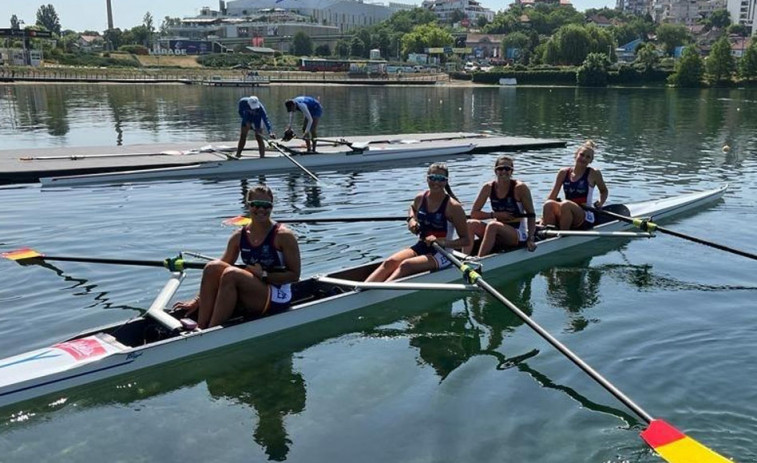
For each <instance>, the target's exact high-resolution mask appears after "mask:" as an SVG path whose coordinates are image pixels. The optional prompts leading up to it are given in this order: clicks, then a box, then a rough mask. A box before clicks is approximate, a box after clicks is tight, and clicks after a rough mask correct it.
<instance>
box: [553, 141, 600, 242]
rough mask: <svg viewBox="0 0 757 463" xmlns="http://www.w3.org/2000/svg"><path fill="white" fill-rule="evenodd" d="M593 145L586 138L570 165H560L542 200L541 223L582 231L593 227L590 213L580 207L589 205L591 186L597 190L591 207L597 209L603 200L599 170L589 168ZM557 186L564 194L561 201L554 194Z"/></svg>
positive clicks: (557, 191)
mask: <svg viewBox="0 0 757 463" xmlns="http://www.w3.org/2000/svg"><path fill="white" fill-rule="evenodd" d="M596 148H597V146H596V144H595V143H594V142H593V141H591V140H588V141H586V142H585V143H584V144H582V145H581V146H579V147H578V149H577V150H576V154H575V156H574V161H573V167H563V168H562V169H560V171H559V172H557V178H556V179H555V185H554V186H553V187H552V191H551V192H550V193H549V197H548V198H547V202H545V203H544V209H543V214H542V223H543V224H544V225H554V226H556V227H558V228H559V229H560V230H571V229H578V230H582V229H583V230H585V229H588V228H591V227H593V226H594V221H595V217H594V214H593V213H592V212H589V211H585V210H584V209H583V208H582V207H581V206H582V205H584V204H592V195H593V192H594V187H597V189H598V190H599V200H598V201H596V202H594V203H593V205H594V207H596V208H601V207H602V205H604V203H605V202H606V201H607V195H608V191H607V185H605V181H604V179H603V178H602V173H601V172H600V171H599V169H595V168H593V167H589V164H591V162H592V161H593V160H594V152H595V150H596ZM560 188H562V189H563V193H564V194H565V200H564V201H561V200H560V198H558V197H557V195H558V194H559V193H560Z"/></svg>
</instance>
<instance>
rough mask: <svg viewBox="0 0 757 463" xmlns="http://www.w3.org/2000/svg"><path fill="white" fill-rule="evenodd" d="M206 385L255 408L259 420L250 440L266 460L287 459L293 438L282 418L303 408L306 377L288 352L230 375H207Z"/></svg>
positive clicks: (216, 393)
mask: <svg viewBox="0 0 757 463" xmlns="http://www.w3.org/2000/svg"><path fill="white" fill-rule="evenodd" d="M207 385H208V391H209V392H210V394H211V395H212V396H213V397H215V398H226V399H229V400H232V401H234V402H238V403H241V404H244V405H249V406H250V407H252V408H253V409H255V411H256V412H257V416H258V422H257V424H256V426H255V431H254V432H253V434H252V435H253V439H254V440H255V442H256V443H257V444H258V445H260V446H261V447H263V448H264V449H265V453H266V455H268V459H269V460H272V461H284V460H286V458H287V454H288V453H289V447H290V445H291V444H292V441H291V440H290V439H289V435H288V434H287V431H286V427H285V424H284V418H285V417H286V415H291V414H296V413H300V412H302V411H303V410H304V409H305V380H304V379H303V378H302V375H301V374H300V373H298V372H295V371H294V368H293V358H292V356H291V355H284V356H281V357H279V358H272V359H269V361H268V362H260V363H259V364H257V365H256V366H255V368H244V369H240V370H239V371H237V372H235V373H234V374H233V375H223V376H216V377H213V378H209V379H208V380H207Z"/></svg>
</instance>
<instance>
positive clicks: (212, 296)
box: [197, 260, 229, 328]
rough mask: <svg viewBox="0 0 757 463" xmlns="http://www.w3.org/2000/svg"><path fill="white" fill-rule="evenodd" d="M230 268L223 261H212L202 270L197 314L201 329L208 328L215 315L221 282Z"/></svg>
mask: <svg viewBox="0 0 757 463" xmlns="http://www.w3.org/2000/svg"><path fill="white" fill-rule="evenodd" d="M228 267H229V264H227V263H226V262H224V261H222V260H212V261H210V262H208V263H207V264H206V265H205V268H204V269H203V270H202V281H201V282H200V308H199V309H198V312H197V325H198V326H199V327H200V328H207V326H208V323H210V318H211V316H212V315H213V307H215V304H216V295H217V294H218V287H219V285H220V282H221V275H223V271H224V270H225V269H226V268H228Z"/></svg>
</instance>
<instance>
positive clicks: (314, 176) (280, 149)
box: [267, 139, 331, 187]
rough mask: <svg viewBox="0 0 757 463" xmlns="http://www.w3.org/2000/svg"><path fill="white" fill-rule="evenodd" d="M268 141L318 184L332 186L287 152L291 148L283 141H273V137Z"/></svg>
mask: <svg viewBox="0 0 757 463" xmlns="http://www.w3.org/2000/svg"><path fill="white" fill-rule="evenodd" d="M267 141H268V146H270V147H271V148H273V149H275V150H276V151H278V152H279V153H281V154H282V155H283V156H284V157H285V158H287V159H289V160H290V161H291V162H292V164H294V165H295V166H297V167H299V168H300V170H302V171H303V172H305V173H306V174H308V175H309V176H310V177H311V178H312V179H313V180H315V181H316V182H318V184H320V185H321V186H324V187H330V186H331V185H329V184H327V183H326V182H324V181H322V180H321V179H319V178H318V177H316V175H315V174H314V173H312V172H310V171H309V170H308V169H307V168H306V167H305V166H303V165H302V164H300V163H299V162H297V161H296V160H295V159H294V158H293V157H292V156H290V155H289V154H288V153H287V152H286V151H287V150H289V148H287V147H286V146H284V145H282V144H281V143H278V142H275V141H273V140H271V139H268V140H267Z"/></svg>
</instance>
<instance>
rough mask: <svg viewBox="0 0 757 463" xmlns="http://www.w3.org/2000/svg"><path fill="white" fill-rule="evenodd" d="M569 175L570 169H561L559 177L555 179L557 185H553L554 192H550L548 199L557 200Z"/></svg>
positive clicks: (558, 173)
mask: <svg viewBox="0 0 757 463" xmlns="http://www.w3.org/2000/svg"><path fill="white" fill-rule="evenodd" d="M567 174H568V169H560V171H559V172H557V177H556V178H555V184H554V185H552V191H550V192H549V196H547V199H552V200H556V199H557V195H559V194H560V188H561V187H562V183H563V182H564V181H565V176H566V175H567Z"/></svg>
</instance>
